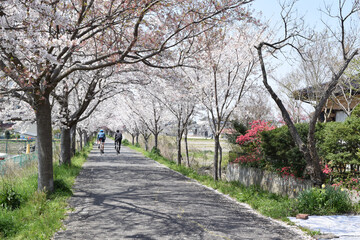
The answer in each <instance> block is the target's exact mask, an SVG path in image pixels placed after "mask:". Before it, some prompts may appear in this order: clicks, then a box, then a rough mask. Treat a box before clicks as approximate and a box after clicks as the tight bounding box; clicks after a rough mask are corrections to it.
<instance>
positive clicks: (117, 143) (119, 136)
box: [115, 130, 122, 153]
mask: <svg viewBox="0 0 360 240" xmlns="http://www.w3.org/2000/svg"><path fill="white" fill-rule="evenodd" d="M121 141H122V134H121V132H120V131H119V130H116V133H115V149H116V151H117V153H120V147H121Z"/></svg>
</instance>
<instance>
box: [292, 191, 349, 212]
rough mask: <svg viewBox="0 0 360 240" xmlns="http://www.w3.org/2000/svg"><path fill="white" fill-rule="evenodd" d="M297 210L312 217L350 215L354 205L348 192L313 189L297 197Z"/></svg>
mask: <svg viewBox="0 0 360 240" xmlns="http://www.w3.org/2000/svg"><path fill="white" fill-rule="evenodd" d="M296 200H297V210H298V211H299V212H301V213H307V214H311V215H326V214H338V213H349V212H351V211H352V209H353V207H352V203H351V200H350V198H349V195H348V193H347V192H346V191H342V190H341V189H340V188H334V187H331V186H329V187H326V188H311V189H308V190H305V191H303V192H301V193H300V194H299V196H298V197H297V199H296Z"/></svg>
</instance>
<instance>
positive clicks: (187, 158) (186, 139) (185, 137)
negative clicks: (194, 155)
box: [184, 128, 190, 167]
mask: <svg viewBox="0 0 360 240" xmlns="http://www.w3.org/2000/svg"><path fill="white" fill-rule="evenodd" d="M187 136H188V130H187V128H186V129H185V135H184V140H185V151H186V162H187V166H188V167H190V157H189V146H188V138H187Z"/></svg>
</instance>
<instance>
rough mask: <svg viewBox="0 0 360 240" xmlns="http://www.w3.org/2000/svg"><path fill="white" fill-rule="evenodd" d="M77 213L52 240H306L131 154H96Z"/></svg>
mask: <svg viewBox="0 0 360 240" xmlns="http://www.w3.org/2000/svg"><path fill="white" fill-rule="evenodd" d="M74 188H75V192H74V196H73V197H72V198H71V199H70V205H71V206H72V207H74V211H73V212H72V213H70V214H69V218H68V219H67V220H66V221H65V228H66V230H65V231H63V230H62V231H60V232H58V233H56V234H55V236H54V239H149V240H150V239H272V240H275V239H303V236H301V235H300V234H299V232H295V231H293V229H290V228H289V227H285V226H284V225H282V224H279V223H277V222H274V221H272V220H271V219H269V218H266V217H262V216H260V215H258V214H256V213H254V212H253V211H252V210H251V209H249V208H248V207H246V206H244V205H242V204H238V203H235V202H234V201H232V200H229V199H228V198H226V197H225V196H223V195H221V194H218V193H216V192H215V191H212V190H209V189H208V188H206V187H203V186H201V185H200V184H198V183H196V182H194V181H192V180H189V179H188V178H186V177H184V176H182V175H181V174H178V173H176V172H174V171H172V170H170V169H168V168H166V167H164V166H162V165H160V164H158V163H156V162H155V161H153V160H150V159H147V158H145V157H143V156H142V155H141V154H139V153H137V152H134V151H133V150H131V149H129V148H126V147H122V149H121V154H120V155H116V153H115V149H113V143H109V142H107V143H106V145H105V154H103V155H100V153H99V152H98V149H97V148H94V149H93V151H92V152H91V153H90V155H89V158H88V161H87V162H86V163H85V164H84V168H83V170H82V171H81V173H80V175H79V176H78V178H77V180H76V183H75V187H74Z"/></svg>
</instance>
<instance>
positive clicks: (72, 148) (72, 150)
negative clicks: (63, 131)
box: [70, 124, 77, 157]
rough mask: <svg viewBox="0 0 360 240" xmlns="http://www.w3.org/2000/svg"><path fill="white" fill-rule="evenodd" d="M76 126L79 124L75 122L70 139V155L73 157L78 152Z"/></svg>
mask: <svg viewBox="0 0 360 240" xmlns="http://www.w3.org/2000/svg"><path fill="white" fill-rule="evenodd" d="M76 127H77V124H73V125H72V126H71V128H70V139H71V145H70V154H71V155H70V156H71V157H73V156H74V155H75V153H76Z"/></svg>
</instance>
